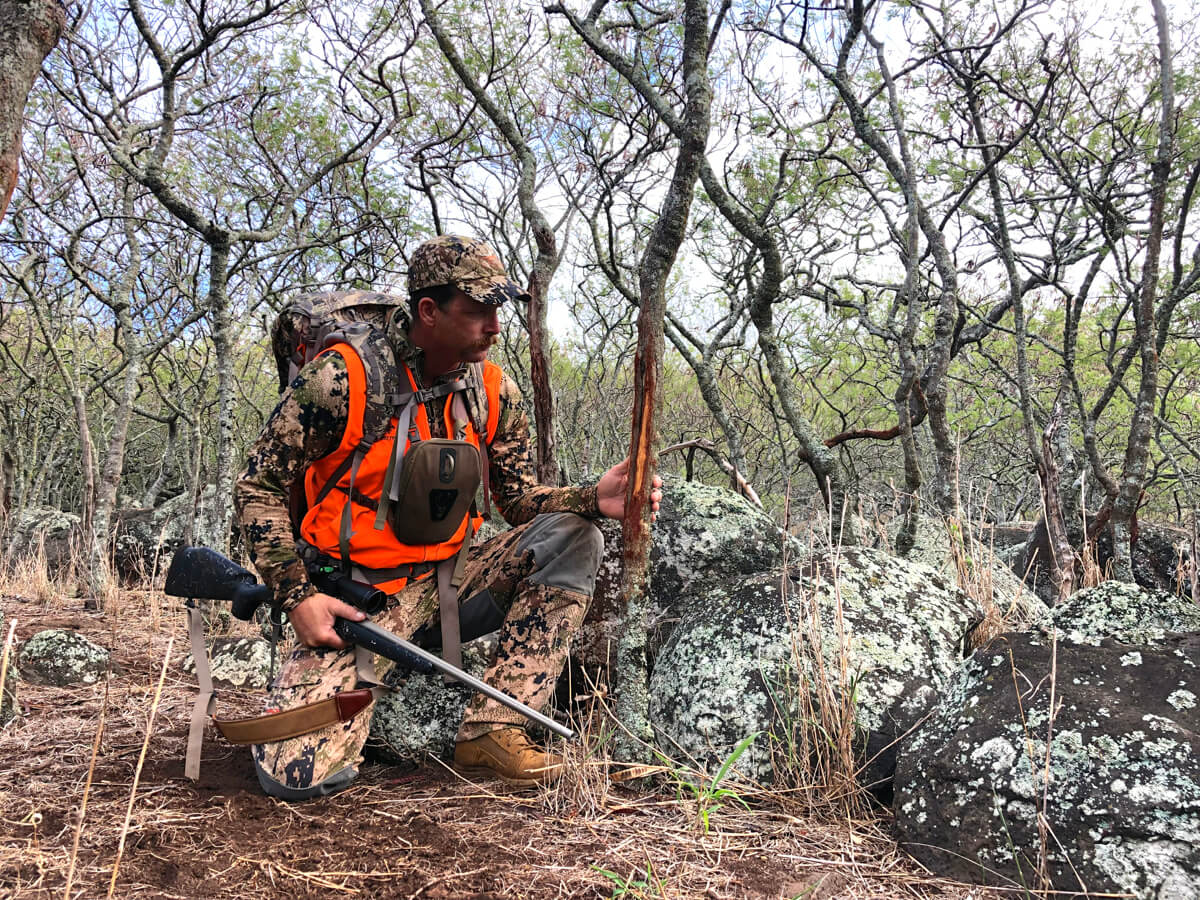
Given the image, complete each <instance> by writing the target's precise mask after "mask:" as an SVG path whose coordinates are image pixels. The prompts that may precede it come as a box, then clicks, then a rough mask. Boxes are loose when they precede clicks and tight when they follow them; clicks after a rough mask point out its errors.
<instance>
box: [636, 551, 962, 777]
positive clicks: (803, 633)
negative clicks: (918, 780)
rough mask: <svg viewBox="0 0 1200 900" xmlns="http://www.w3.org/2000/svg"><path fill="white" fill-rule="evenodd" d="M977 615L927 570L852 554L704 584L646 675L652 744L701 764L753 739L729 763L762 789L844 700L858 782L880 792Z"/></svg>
mask: <svg viewBox="0 0 1200 900" xmlns="http://www.w3.org/2000/svg"><path fill="white" fill-rule="evenodd" d="M981 615H982V613H981V611H980V610H979V608H978V607H977V606H976V605H975V604H974V603H973V602H972V601H971V600H970V599H969V598H968V597H967V596H966V595H965V594H963V593H962V592H961V591H960V590H958V588H957V587H956V586H955V585H954V584H953V583H952V582H951V581H950V580H949V579H947V578H946V577H945V576H944V575H943V574H942V573H940V572H938V571H936V570H935V569H933V568H932V567H930V566H926V565H923V564H920V563H914V562H909V561H906V560H903V559H898V558H896V557H893V556H891V555H889V554H887V553H884V552H883V551H881V550H872V549H868V548H862V547H845V548H843V549H842V550H841V551H840V553H832V552H823V553H814V554H813V555H812V556H811V557H810V558H809V560H808V561H807V562H805V563H804V564H803V565H801V566H798V567H797V568H795V569H794V570H790V571H788V572H786V573H784V572H782V571H780V570H776V571H774V572H768V573H762V574H758V575H754V576H748V577H742V578H740V579H738V580H737V581H736V582H734V583H731V584H712V585H709V586H708V588H707V590H705V591H701V592H698V593H697V595H696V597H695V599H694V601H693V602H690V603H689V604H687V605H686V609H685V612H684V614H683V617H682V619H681V621H680V622H679V624H678V625H677V626H676V628H675V630H674V632H673V633H672V635H671V637H670V639H669V640H668V641H667V643H666V645H665V646H664V647H663V649H662V652H661V654H660V655H659V657H658V660H657V662H656V664H655V666H654V670H653V674H652V676H651V678H650V705H651V716H652V719H653V721H654V723H655V728H656V730H657V733H658V738H659V742H660V744H661V745H662V747H663V749H664V751H665V752H667V753H668V754H670V755H672V756H675V757H680V756H682V757H684V758H687V759H690V760H692V761H694V762H695V763H696V764H699V765H701V766H704V767H708V768H710V769H711V768H715V767H716V766H717V765H719V764H720V762H721V761H722V760H724V759H725V757H726V756H727V755H728V754H729V752H730V751H731V750H732V749H733V748H734V746H735V745H736V744H737V742H738V741H739V740H740V739H741V738H743V737H745V736H746V735H747V734H750V733H752V732H756V731H759V732H764V733H765V734H766V735H767V737H766V738H764V739H760V740H758V741H756V742H755V743H754V744H753V745H752V746H751V747H750V749H749V750H748V751H747V752H746V753H745V754H744V755H743V756H742V758H741V760H740V761H739V765H738V768H739V770H740V771H741V772H742V774H744V775H746V776H748V777H751V778H754V779H756V780H758V781H762V782H767V781H771V780H772V779H773V778H774V777H775V775H776V771H775V770H776V767H777V766H778V765H779V764H780V763H781V762H782V763H783V764H785V765H786V764H789V762H790V761H789V760H787V759H786V756H787V753H788V752H789V747H792V746H795V745H797V742H796V741H793V740H792V739H793V738H794V737H795V736H796V734H797V731H798V730H799V729H801V728H803V727H805V723H806V722H811V721H812V720H813V718H814V713H813V712H812V710H813V709H814V708H815V709H816V710H818V712H817V713H816V717H817V718H819V717H820V714H821V713H820V711H821V710H822V709H823V710H824V711H825V712H826V713H828V712H832V711H834V710H832V709H831V706H832V707H834V708H836V707H838V706H839V705H842V704H844V705H845V706H844V708H845V709H848V710H849V712H848V713H847V714H846V716H845V717H843V719H842V720H841V721H842V727H846V728H848V729H850V730H852V731H853V732H854V734H853V739H854V744H855V747H856V748H857V750H858V752H859V756H860V760H861V761H864V762H866V763H867V765H866V769H865V770H864V773H863V778H864V780H865V781H866V782H868V783H871V784H874V785H876V786H880V787H882V788H883V790H884V792H885V793H886V785H887V783H888V782H889V781H890V777H891V774H892V768H893V766H894V762H895V754H896V751H895V742H896V740H897V738H899V737H900V736H901V735H903V734H904V733H905V732H906V731H908V729H909V728H911V727H912V726H913V725H914V724H915V723H916V722H917V721H918V720H919V719H920V717H921V716H923V715H924V714H925V713H926V712H927V710H928V709H929V708H930V707H931V706H932V705H933V704H934V702H935V701H936V700H937V697H938V694H939V692H940V691H941V690H942V689H943V688H944V687H945V686H946V685H948V684H949V683H950V681H951V680H952V679H953V677H954V675H955V674H956V672H957V670H958V667H959V666H960V664H961V662H962V647H963V641H964V637H965V635H966V634H967V633H968V632H969V631H970V629H971V628H972V627H973V625H974V624H975V623H976V622H977V621H978V620H979V618H980V617H981ZM843 657H844V662H845V665H844V666H843V664H842V663H843ZM822 695H824V697H825V699H824V700H823V699H822ZM830 700H832V703H831V702H830ZM773 748H774V752H773ZM781 752H782V754H783V756H782V757H781V756H780V753H781ZM773 756H774V758H773ZM795 762H799V763H801V764H806V763H807V760H796V761H795Z"/></svg>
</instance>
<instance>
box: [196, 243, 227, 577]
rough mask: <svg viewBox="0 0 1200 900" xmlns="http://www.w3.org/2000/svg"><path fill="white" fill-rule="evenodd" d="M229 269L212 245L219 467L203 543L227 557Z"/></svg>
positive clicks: (218, 246) (220, 247) (219, 247)
mask: <svg viewBox="0 0 1200 900" xmlns="http://www.w3.org/2000/svg"><path fill="white" fill-rule="evenodd" d="M228 267H229V244H228V243H225V242H221V241H217V242H215V243H213V244H210V245H209V265H208V278H209V283H208V303H207V306H208V310H209V315H210V316H211V322H212V340H213V355H214V356H215V357H216V360H217V446H216V462H217V466H216V471H215V473H214V477H213V485H214V487H215V491H214V496H213V498H212V505H211V506H210V507H209V508H208V510H207V511H206V515H204V517H203V519H202V521H203V522H204V526H203V535H202V539H203V542H204V543H205V545H206V546H209V547H212V548H213V549H214V550H217V551H219V552H221V553H225V554H228V552H229V526H230V522H231V521H232V516H233V475H234V472H233V412H234V401H235V399H236V398H235V397H234V377H233V344H234V341H233V317H232V316H231V315H230V312H229V298H228V296H227V295H226V292H225V284H226V277H227V275H228ZM202 491H203V488H202ZM201 499H202V498H201Z"/></svg>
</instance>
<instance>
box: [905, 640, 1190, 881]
mask: <svg viewBox="0 0 1200 900" xmlns="http://www.w3.org/2000/svg"><path fill="white" fill-rule="evenodd" d="M1052 661H1053V663H1052ZM1052 668H1053V671H1054V677H1053V678H1052V677H1051V675H1052ZM1018 690H1019V692H1020V693H1019V694H1018V693H1017V692H1018ZM1052 691H1053V692H1054V703H1055V707H1056V714H1055V716H1054V718H1053V723H1051V721H1050V706H1051V692H1052ZM1048 735H1050V736H1051V739H1050V741H1049V743H1050V750H1049V755H1047V749H1046V744H1047V737H1048ZM1043 809H1044V813H1045V817H1046V821H1047V823H1048V826H1049V833H1048V834H1047V835H1046V837H1045V840H1044V843H1043V839H1042V837H1041V836H1040V835H1039V831H1038V826H1037V816H1038V812H1039V810H1043ZM895 813H896V829H897V832H898V834H899V837H900V839H901V841H902V842H903V843H905V844H907V845H908V848H909V850H910V852H912V853H913V855H914V856H916V857H917V858H918V859H919V860H920V861H921V862H923V863H924V864H925V865H927V866H929V867H930V868H931V869H933V870H934V871H935V872H938V873H941V874H945V875H949V876H951V877H955V878H962V879H968V880H974V881H991V882H996V883H1007V884H1010V885H1018V886H1019V885H1022V884H1023V885H1028V886H1034V885H1036V883H1037V877H1036V872H1037V870H1038V859H1039V856H1040V855H1042V853H1043V851H1042V847H1043V846H1044V847H1045V848H1046V849H1045V854H1044V855H1045V858H1046V859H1047V862H1048V872H1049V876H1050V880H1051V882H1052V883H1053V886H1054V887H1055V888H1056V889H1058V890H1062V891H1067V892H1071V891H1080V890H1081V889H1082V888H1086V890H1088V891H1091V892H1105V891H1109V892H1117V893H1120V892H1129V893H1132V894H1133V895H1134V896H1136V897H1139V898H1162V900H1167V898H1183V897H1193V898H1194V897H1200V636H1197V635H1180V634H1174V635H1170V634H1168V635H1163V636H1162V637H1161V639H1160V640H1159V641H1157V642H1156V645H1155V646H1150V645H1146V644H1129V643H1122V642H1118V641H1115V640H1112V639H1105V640H1103V641H1102V642H1100V644H1099V646H1093V645H1091V644H1087V643H1075V642H1072V641H1069V640H1064V641H1060V642H1059V643H1058V646H1057V652H1056V653H1055V651H1054V648H1053V645H1052V642H1051V641H1050V640H1049V639H1047V638H1044V637H1039V636H1036V635H1009V636H1006V637H1003V638H1000V639H997V640H996V641H994V642H993V643H992V644H990V645H989V646H988V647H986V648H984V649H982V650H980V651H978V652H977V653H975V655H974V656H973V657H972V658H971V659H970V660H969V662H968V663H967V664H966V666H964V668H963V670H962V673H961V675H960V676H959V677H958V678H957V679H956V680H955V682H954V685H953V687H952V688H951V689H950V690H949V691H948V692H947V695H946V697H945V699H944V700H943V702H942V704H941V705H940V706H939V708H938V711H937V712H936V714H935V715H934V716H933V717H932V718H931V719H929V720H928V721H927V722H926V723H925V724H923V725H922V726H921V727H920V728H919V729H918V730H917V732H916V733H915V734H914V735H913V737H912V738H911V739H910V741H909V742H908V743H907V744H906V745H905V746H904V748H903V750H902V752H901V755H900V760H899V764H898V767H897V771H896V798H895ZM1081 881H1082V885H1081Z"/></svg>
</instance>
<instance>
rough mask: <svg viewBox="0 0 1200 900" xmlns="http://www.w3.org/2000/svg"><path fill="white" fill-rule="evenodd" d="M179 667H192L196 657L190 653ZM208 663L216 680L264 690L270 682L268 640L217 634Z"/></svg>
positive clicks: (248, 688) (236, 686)
mask: <svg viewBox="0 0 1200 900" xmlns="http://www.w3.org/2000/svg"><path fill="white" fill-rule="evenodd" d="M286 646H287V645H283V647H284V650H286ZM277 664H278V661H277ZM181 667H182V669H183V670H184V671H185V672H192V673H194V672H195V671H196V660H195V659H194V658H193V657H192V655H191V654H190V653H189V654H188V655H187V656H186V657H184V660H183V662H182V664H181ZM209 667H210V670H211V672H212V678H213V682H214V683H216V684H219V685H224V686H226V687H232V688H239V689H242V690H265V689H266V688H267V686H268V685H269V684H270V683H271V642H270V641H267V640H263V639H261V638H217V639H216V640H214V641H213V643H212V647H211V649H210V650H209Z"/></svg>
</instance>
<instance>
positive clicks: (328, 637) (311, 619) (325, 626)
mask: <svg viewBox="0 0 1200 900" xmlns="http://www.w3.org/2000/svg"><path fill="white" fill-rule="evenodd" d="M339 617H340V618H343V619H350V620H352V621H354V622H361V621H362V620H363V619H365V618H366V617H367V615H366V613H364V612H363V611H362V610H361V609H358V608H357V607H354V606H351V605H350V604H349V603H343V602H342V601H341V600H339V599H338V598H337V597H331V596H329V595H328V594H322V593H319V592H318V593H316V594H311V595H309V596H308V597H305V598H304V599H303V600H302V601H300V605H299V606H297V607H295V608H294V609H293V610H292V611H291V612H289V613H288V621H289V622H291V623H292V628H294V629H295V630H296V637H297V638H299V640H300V643H302V644H304V646H306V647H333V648H335V649H337V650H341V649H342V648H343V647H346V646H348V645H347V644H346V642H345V641H343V640H342V639H341V638H340V637H338V635H337V632H336V631H334V630H333V620H334V619H335V618H339Z"/></svg>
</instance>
